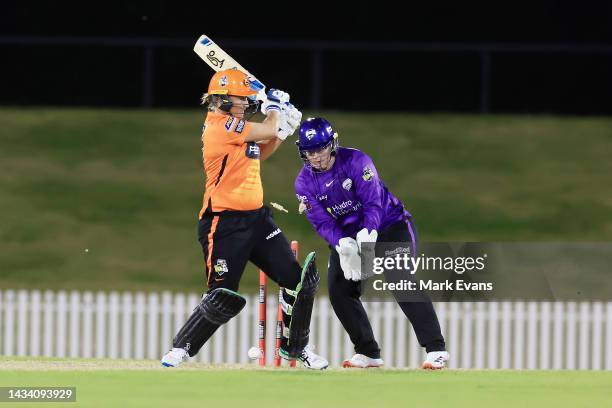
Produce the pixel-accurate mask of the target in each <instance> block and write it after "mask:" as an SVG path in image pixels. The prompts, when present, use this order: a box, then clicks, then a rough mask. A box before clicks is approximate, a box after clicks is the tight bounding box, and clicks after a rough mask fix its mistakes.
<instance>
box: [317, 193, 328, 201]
mask: <svg viewBox="0 0 612 408" xmlns="http://www.w3.org/2000/svg"><path fill="white" fill-rule="evenodd" d="M317 200H319V201H323V200H327V194H317Z"/></svg>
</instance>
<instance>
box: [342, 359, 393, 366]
mask: <svg viewBox="0 0 612 408" xmlns="http://www.w3.org/2000/svg"><path fill="white" fill-rule="evenodd" d="M382 366H383V364H381V365H374V364H370V365H367V366H365V367H361V366H358V365H354V364H353V363H351V362H350V361H348V360H344V361H343V362H342V368H381V367H382Z"/></svg>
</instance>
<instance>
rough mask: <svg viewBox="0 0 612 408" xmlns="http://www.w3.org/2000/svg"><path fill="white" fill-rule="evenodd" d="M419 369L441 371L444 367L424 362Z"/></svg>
mask: <svg viewBox="0 0 612 408" xmlns="http://www.w3.org/2000/svg"><path fill="white" fill-rule="evenodd" d="M421 368H422V369H423V370H442V369H443V368H444V366H439V367H436V366H434V365H433V364H432V363H429V362H427V361H426V362H424V363H423V365H422V366H421Z"/></svg>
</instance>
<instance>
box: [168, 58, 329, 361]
mask: <svg viewBox="0 0 612 408" xmlns="http://www.w3.org/2000/svg"><path fill="white" fill-rule="evenodd" d="M256 88H257V87H256V84H254V83H251V81H250V80H249V78H248V76H247V75H246V74H245V73H244V72H241V71H239V70H236V69H230V70H224V71H220V72H217V73H216V74H215V75H213V77H212V79H211V81H210V84H209V87H208V93H207V94H205V95H204V97H203V98H202V101H203V104H204V105H207V106H208V114H207V116H206V121H205V123H204V130H203V134H202V143H203V149H202V151H203V160H204V171H205V173H206V190H205V193H204V199H203V206H202V209H201V211H200V214H199V225H198V239H199V241H200V244H201V245H202V250H203V253H204V261H205V271H206V276H207V282H208V293H207V295H206V296H204V297H203V298H202V300H201V302H200V304H199V305H198V306H196V308H195V309H194V310H193V313H192V314H191V316H190V317H189V319H188V320H187V322H186V323H185V325H184V326H183V327H182V328H181V329H180V330H179V332H178V333H177V335H176V337H175V338H174V340H173V345H172V347H173V348H172V350H170V351H169V352H168V353H167V354H166V355H165V356H164V357H163V358H162V360H161V362H162V364H163V365H164V366H166V367H176V366H178V365H180V364H181V363H182V362H183V361H184V360H185V359H186V358H187V356H194V355H195V354H196V353H197V352H198V351H199V350H200V348H201V347H202V346H203V345H204V343H205V342H206V341H207V340H208V339H209V338H210V337H211V336H212V335H213V333H214V332H215V330H217V328H219V327H220V326H221V325H222V324H224V323H226V322H227V321H228V320H229V319H231V318H232V317H234V316H236V315H237V314H238V313H239V312H240V310H242V308H243V307H244V305H245V303H246V301H245V299H244V298H243V297H242V296H241V295H240V294H239V293H238V284H239V282H240V278H241V276H242V273H243V272H244V268H245V266H246V263H247V261H251V262H253V263H254V264H255V265H256V266H257V267H259V268H260V269H262V270H263V271H265V272H266V274H267V275H268V276H269V277H270V278H271V279H272V280H273V281H275V282H277V283H278V284H279V285H280V286H281V287H283V288H285V289H286V292H285V293H284V298H285V301H286V302H287V303H288V304H290V305H292V306H293V307H292V312H291V315H287V314H284V316H283V317H284V323H285V326H286V328H287V329H288V330H286V334H287V337H285V338H283V342H282V346H281V350H280V354H281V355H282V356H283V357H284V358H286V359H293V358H295V359H298V360H300V361H301V362H302V363H303V364H304V366H306V367H307V368H312V369H324V368H326V367H327V365H328V363H327V361H326V360H325V359H324V358H322V357H320V356H318V355H316V354H314V353H313V352H312V350H311V349H310V348H307V347H305V346H306V345H307V344H308V334H309V325H310V315H311V310H312V305H313V300H314V294H315V291H316V289H317V286H318V282H319V275H318V273H317V270H316V266H315V263H314V256H315V254H314V253H310V254H309V256H308V257H307V258H306V261H305V262H304V266H303V267H300V266H299V265H298V263H297V261H296V260H295V257H294V255H293V253H292V252H291V248H290V246H289V243H288V241H287V238H286V237H285V235H284V234H283V233H282V232H281V230H280V229H279V228H278V227H277V226H276V224H275V223H274V221H273V220H272V216H271V214H270V210H269V209H268V208H267V207H265V206H264V205H263V189H262V184H261V178H260V167H259V166H260V161H262V160H266V159H267V158H268V157H270V155H272V153H274V151H275V150H276V149H277V148H278V146H279V145H280V143H281V142H282V141H283V140H284V139H285V138H286V137H287V136H288V135H290V134H293V133H294V132H295V130H296V129H297V126H298V125H299V122H300V119H301V116H302V114H301V113H300V112H299V111H298V110H297V109H296V108H295V107H293V105H291V104H289V103H288V102H289V95H288V94H286V93H285V92H283V91H279V90H269V91H268V94H267V98H265V99H266V100H264V101H263V103H262V104H261V111H262V113H263V114H265V115H266V118H265V120H264V121H263V122H262V123H254V122H250V121H248V120H247V118H245V115H249V118H250V116H251V114H254V113H256V112H257V110H258V106H259V103H258V101H257V100H256V98H255V97H256V95H257V93H258V89H256ZM260 142H263V143H260Z"/></svg>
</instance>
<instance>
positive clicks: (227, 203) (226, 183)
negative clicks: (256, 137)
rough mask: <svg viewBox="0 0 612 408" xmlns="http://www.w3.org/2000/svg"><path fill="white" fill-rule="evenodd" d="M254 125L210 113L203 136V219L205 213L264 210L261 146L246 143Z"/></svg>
mask: <svg viewBox="0 0 612 408" xmlns="http://www.w3.org/2000/svg"><path fill="white" fill-rule="evenodd" d="M251 127H252V124H251V123H249V122H247V121H245V120H243V119H238V118H235V117H233V116H228V115H223V114H220V113H215V112H209V113H208V115H207V117H206V121H205V122H204V131H203V132H202V157H203V160H204V172H205V173H206V190H205V191H204V199H203V203H202V209H201V210H200V215H199V217H200V218H202V215H203V214H204V212H205V211H207V210H208V211H213V212H219V211H225V210H234V211H247V210H256V209H258V208H261V207H262V206H263V187H262V185H261V176H260V174H259V169H260V167H259V166H260V164H259V153H260V151H259V146H258V145H257V144H256V143H255V142H248V143H247V142H245V141H244V139H245V138H246V136H247V135H248V134H249V131H250V130H251Z"/></svg>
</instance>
